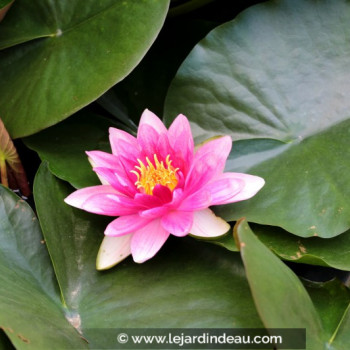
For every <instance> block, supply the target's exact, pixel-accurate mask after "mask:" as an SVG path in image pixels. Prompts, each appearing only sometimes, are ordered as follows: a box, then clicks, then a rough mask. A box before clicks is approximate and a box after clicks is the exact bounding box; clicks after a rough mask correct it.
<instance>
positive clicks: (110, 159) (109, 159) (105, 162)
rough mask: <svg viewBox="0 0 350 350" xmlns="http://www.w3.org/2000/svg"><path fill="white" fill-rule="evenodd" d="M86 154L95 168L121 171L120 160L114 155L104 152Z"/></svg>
mask: <svg viewBox="0 0 350 350" xmlns="http://www.w3.org/2000/svg"><path fill="white" fill-rule="evenodd" d="M86 154H87V155H88V157H89V161H90V163H91V165H92V166H93V167H103V168H110V169H120V162H119V159H118V157H116V156H115V155H114V154H110V153H106V152H102V151H89V152H86Z"/></svg>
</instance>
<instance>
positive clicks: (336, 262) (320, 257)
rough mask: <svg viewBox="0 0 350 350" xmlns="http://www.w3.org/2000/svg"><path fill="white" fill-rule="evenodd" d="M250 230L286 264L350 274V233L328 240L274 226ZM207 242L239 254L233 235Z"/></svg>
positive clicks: (257, 227) (253, 227) (254, 226)
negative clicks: (304, 235) (331, 269)
mask: <svg viewBox="0 0 350 350" xmlns="http://www.w3.org/2000/svg"><path fill="white" fill-rule="evenodd" d="M251 226H252V229H253V230H254V232H255V234H256V235H257V236H258V237H259V239H260V240H261V241H262V242H263V243H264V244H265V245H266V246H267V247H268V248H270V250H272V251H273V252H274V253H275V254H276V255H278V256H279V257H280V258H282V259H283V260H288V261H293V262H297V263H304V264H311V265H319V266H328V267H333V268H336V269H339V270H344V271H350V252H349V248H348V247H349V245H350V231H347V232H345V233H343V234H342V235H340V236H337V237H333V238H330V239H327V240H325V239H322V238H320V237H309V238H301V237H298V236H295V235H291V234H290V233H289V232H286V231H284V230H282V229H280V228H278V227H273V226H261V225H251ZM208 242H210V243H214V244H217V245H220V246H222V247H224V248H226V249H228V250H230V251H233V252H236V251H237V247H236V244H235V241H234V239H233V237H232V236H231V235H226V236H223V237H220V238H219V239H215V240H208Z"/></svg>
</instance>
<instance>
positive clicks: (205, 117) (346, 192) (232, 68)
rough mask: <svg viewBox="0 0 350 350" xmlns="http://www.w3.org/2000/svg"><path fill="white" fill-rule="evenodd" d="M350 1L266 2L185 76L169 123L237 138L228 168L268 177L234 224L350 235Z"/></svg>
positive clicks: (172, 94) (235, 214)
mask: <svg viewBox="0 0 350 350" xmlns="http://www.w3.org/2000/svg"><path fill="white" fill-rule="evenodd" d="M349 21H350V3H349V2H348V1H345V0H339V1H332V0H324V1H305V0H282V1H269V2H266V3H264V4H260V5H257V6H254V7H252V8H249V9H248V10H246V11H244V12H243V13H242V14H241V15H240V16H238V17H237V18H236V19H235V20H234V21H231V22H228V23H227V24H224V25H222V26H220V27H218V28H216V29H214V30H213V31H212V32H211V33H210V34H209V35H208V36H207V37H206V38H205V39H204V40H202V41H201V42H200V43H199V44H198V45H197V46H196V47H195V48H194V50H193V51H192V52H191V54H190V55H189V56H188V58H187V59H186V61H185V62H184V63H183V65H182V66H181V68H180V70H179V71H178V73H177V75H176V77H175V79H174V81H173V83H172V86H171V87H170V89H169V93H168V96H167V101H166V115H167V116H168V119H167V120H168V122H170V118H173V117H174V116H175V115H177V114H178V113H184V114H186V115H187V116H188V117H189V118H190V120H191V121H192V126H193V131H194V133H195V136H196V137H197V139H198V140H203V139H204V138H207V137H211V136H214V135H217V134H230V135H231V136H232V138H233V140H234V141H236V140H243V139H246V140H245V141H241V142H237V143H236V144H235V143H234V147H233V151H232V158H231V160H230V162H229V163H228V166H227V170H231V171H240V170H242V169H244V170H245V171H249V172H250V173H252V174H257V175H260V176H262V177H264V178H265V180H266V186H265V187H264V188H263V189H262V190H261V191H260V193H259V194H258V195H257V196H256V197H254V198H253V199H252V200H249V201H246V202H242V203H238V204H234V205H232V206H225V208H223V210H222V211H221V210H220V211H219V214H220V215H223V216H224V217H225V218H226V219H228V220H235V219H238V218H240V217H242V216H246V217H247V218H248V220H249V221H252V222H257V223H261V224H268V225H276V226H281V227H283V228H284V229H286V230H287V231H289V232H292V233H294V234H296V235H300V236H304V237H307V236H313V235H318V236H321V237H333V236H336V235H338V234H340V233H342V232H344V231H346V230H347V229H349V228H350V204H349V201H348V200H347V198H348V197H349V196H350V187H349V186H348V183H349V181H350V175H349V174H350V163H349V161H348V159H349V156H350V150H349V147H348V140H349V135H350V121H349V116H350V113H349V110H350V71H349V69H348V67H349V64H350V45H349V39H350V27H349V26H348V23H349ZM257 138H258V140H257Z"/></svg>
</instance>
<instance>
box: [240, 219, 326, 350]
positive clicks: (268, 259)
mask: <svg viewBox="0 0 350 350" xmlns="http://www.w3.org/2000/svg"><path fill="white" fill-rule="evenodd" d="M235 237H236V239H237V241H238V245H239V246H240V252H241V255H242V259H243V263H244V266H245V270H246V274H247V278H248V281H249V285H250V288H251V291H252V294H253V298H254V301H255V304H256V307H257V310H258V312H259V314H260V317H261V319H262V321H263V323H264V325H265V326H266V327H267V328H278V327H280V328H306V335H307V344H308V347H307V348H308V349H315V350H316V349H317V350H319V349H322V348H323V345H321V344H322V343H325V340H326V337H325V335H324V331H323V327H322V325H321V320H320V317H319V315H318V313H317V311H316V309H315V307H314V305H313V303H312V301H311V299H310V296H309V295H308V293H307V292H306V290H305V288H304V287H303V285H302V283H301V282H300V280H299V279H298V277H297V276H296V275H295V274H294V273H293V272H292V271H291V270H290V269H289V268H288V267H287V266H286V265H284V264H283V262H282V261H281V260H280V259H278V258H277V257H276V256H275V255H274V254H273V253H272V252H271V251H270V250H269V249H267V248H266V247H265V246H264V244H263V243H261V242H260V241H259V240H258V238H257V237H256V236H255V235H254V234H253V232H252V231H251V230H250V227H249V226H248V224H247V222H246V220H241V221H239V222H238V223H237V224H236V226H235Z"/></svg>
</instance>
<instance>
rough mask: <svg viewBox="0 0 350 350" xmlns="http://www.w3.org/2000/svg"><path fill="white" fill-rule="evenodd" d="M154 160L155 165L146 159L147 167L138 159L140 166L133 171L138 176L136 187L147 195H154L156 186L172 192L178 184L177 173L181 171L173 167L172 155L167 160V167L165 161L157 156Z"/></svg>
mask: <svg viewBox="0 0 350 350" xmlns="http://www.w3.org/2000/svg"><path fill="white" fill-rule="evenodd" d="M153 158H154V164H153V163H152V162H151V161H150V160H149V158H148V157H146V162H147V164H148V165H147V166H146V165H145V164H143V162H142V161H141V160H140V159H138V160H137V161H138V162H139V165H140V166H135V169H136V170H131V172H132V173H133V174H135V175H136V176H137V181H136V182H135V185H136V187H137V188H138V189H140V190H141V191H142V192H144V193H146V194H153V189H154V187H155V186H156V185H163V186H166V187H168V188H169V189H170V190H171V191H172V190H173V189H174V188H175V187H176V185H177V183H178V179H177V176H176V172H177V171H178V170H179V169H178V168H176V169H175V168H174V167H173V166H172V165H171V160H170V155H167V157H166V158H165V166H164V163H163V161H161V162H160V161H159V160H158V158H157V155H156V154H155V155H154V156H153Z"/></svg>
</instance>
